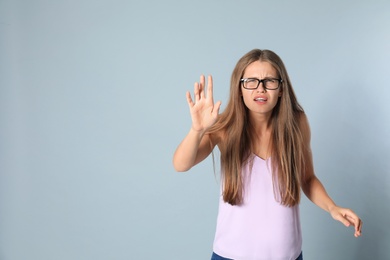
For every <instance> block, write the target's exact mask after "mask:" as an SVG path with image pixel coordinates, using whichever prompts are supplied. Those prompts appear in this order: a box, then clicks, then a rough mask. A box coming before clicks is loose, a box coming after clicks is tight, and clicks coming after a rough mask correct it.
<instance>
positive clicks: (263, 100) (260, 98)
mask: <svg viewBox="0 0 390 260" xmlns="http://www.w3.org/2000/svg"><path fill="white" fill-rule="evenodd" d="M255 101H259V102H265V101H267V99H266V98H262V97H258V98H255Z"/></svg>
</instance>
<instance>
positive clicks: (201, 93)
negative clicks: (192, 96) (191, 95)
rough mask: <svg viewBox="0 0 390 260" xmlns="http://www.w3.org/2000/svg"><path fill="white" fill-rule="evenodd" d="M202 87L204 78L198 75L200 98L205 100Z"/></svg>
mask: <svg viewBox="0 0 390 260" xmlns="http://www.w3.org/2000/svg"><path fill="white" fill-rule="evenodd" d="M204 86H205V77H204V75H200V87H199V93H200V98H205V93H204Z"/></svg>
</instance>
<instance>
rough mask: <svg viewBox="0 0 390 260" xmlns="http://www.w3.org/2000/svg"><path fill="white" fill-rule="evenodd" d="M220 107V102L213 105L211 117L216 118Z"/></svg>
mask: <svg viewBox="0 0 390 260" xmlns="http://www.w3.org/2000/svg"><path fill="white" fill-rule="evenodd" d="M220 107H221V101H218V102H217V103H215V105H214V108H213V116H218V114H219V109H220Z"/></svg>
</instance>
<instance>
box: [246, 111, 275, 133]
mask: <svg viewBox="0 0 390 260" xmlns="http://www.w3.org/2000/svg"><path fill="white" fill-rule="evenodd" d="M249 118H250V121H251V124H252V127H253V130H254V132H255V134H256V135H257V136H262V135H263V134H265V133H269V130H270V129H271V113H269V114H252V113H251V114H250V115H249Z"/></svg>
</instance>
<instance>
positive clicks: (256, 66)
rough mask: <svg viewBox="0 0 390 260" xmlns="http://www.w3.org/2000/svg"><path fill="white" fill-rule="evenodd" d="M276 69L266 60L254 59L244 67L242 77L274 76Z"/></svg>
mask: <svg viewBox="0 0 390 260" xmlns="http://www.w3.org/2000/svg"><path fill="white" fill-rule="evenodd" d="M277 74H278V73H277V71H276V69H275V68H274V66H272V65H271V63H269V62H267V61H254V62H252V63H251V64H249V65H248V67H246V69H245V71H244V77H258V78H260V77H276V76H277Z"/></svg>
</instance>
